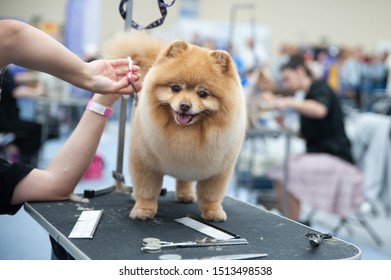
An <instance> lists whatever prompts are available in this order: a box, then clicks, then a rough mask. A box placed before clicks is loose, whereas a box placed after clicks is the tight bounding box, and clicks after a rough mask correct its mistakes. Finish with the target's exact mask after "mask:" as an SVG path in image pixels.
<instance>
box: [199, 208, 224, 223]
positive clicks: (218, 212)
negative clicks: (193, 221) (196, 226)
mask: <svg viewBox="0 0 391 280" xmlns="http://www.w3.org/2000/svg"><path fill="white" fill-rule="evenodd" d="M201 217H202V218H203V219H204V220H207V221H211V222H224V221H225V220H227V214H226V213H225V211H224V210H223V209H213V210H207V211H202V214H201Z"/></svg>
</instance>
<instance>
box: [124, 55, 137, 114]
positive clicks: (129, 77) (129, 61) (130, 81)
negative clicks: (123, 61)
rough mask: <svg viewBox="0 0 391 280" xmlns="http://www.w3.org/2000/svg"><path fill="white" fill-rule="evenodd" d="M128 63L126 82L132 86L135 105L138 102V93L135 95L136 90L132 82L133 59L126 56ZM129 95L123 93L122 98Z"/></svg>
mask: <svg viewBox="0 0 391 280" xmlns="http://www.w3.org/2000/svg"><path fill="white" fill-rule="evenodd" d="M128 64H129V70H130V72H129V73H128V83H129V84H130V85H131V86H132V88H133V95H134V105H135V106H137V102H138V95H137V90H136V87H135V86H134V84H133V82H132V75H133V60H132V59H131V58H130V56H128ZM128 97H129V96H128V95H124V98H125V99H127V98H128Z"/></svg>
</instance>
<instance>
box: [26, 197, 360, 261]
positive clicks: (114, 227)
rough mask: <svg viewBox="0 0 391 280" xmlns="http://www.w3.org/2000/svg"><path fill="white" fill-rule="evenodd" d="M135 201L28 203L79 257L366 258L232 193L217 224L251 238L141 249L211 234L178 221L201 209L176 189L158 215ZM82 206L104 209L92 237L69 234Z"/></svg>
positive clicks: (161, 200)
mask: <svg viewBox="0 0 391 280" xmlns="http://www.w3.org/2000/svg"><path fill="white" fill-rule="evenodd" d="M133 205H134V202H133V201H132V200H131V198H130V195H129V194H120V193H114V192H113V193H109V194H106V195H102V196H97V197H95V198H92V199H91V200H90V203H88V204H82V203H75V202H70V201H62V202H39V203H25V206H24V207H25V209H26V211H27V212H28V213H29V214H30V215H31V216H32V217H33V218H34V219H35V220H36V221H37V222H38V223H39V224H40V225H41V226H42V227H44V228H45V229H46V230H47V231H48V233H49V234H50V235H51V236H52V237H53V238H54V239H55V240H56V241H57V242H58V243H59V244H61V245H62V246H63V247H64V248H65V249H66V250H67V251H68V252H69V253H70V254H71V255H72V256H73V257H74V258H76V259H96V260H99V259H104V260H110V259H137V260H142V259H145V260H155V259H159V256H160V255H162V254H179V255H181V256H182V258H183V259H194V258H203V257H209V256H216V255H229V254H242V253H243V254H244V253H267V254H268V256H267V257H266V258H264V259H282V260H288V259H299V260H311V259H322V260H325V259H360V258H361V251H360V249H359V248H357V247H356V246H354V245H352V244H350V243H347V242H345V241H342V240H340V239H337V238H331V239H327V240H324V241H323V242H322V243H321V245H320V246H319V247H315V248H313V247H311V245H310V243H309V241H308V239H306V238H305V234H306V233H308V232H317V231H315V230H313V229H311V228H308V227H306V226H303V225H301V224H299V223H296V222H293V221H291V220H289V219H286V218H284V217H280V216H278V215H275V214H272V213H270V212H268V211H265V210H262V209H260V208H257V207H254V206H252V205H249V204H247V203H244V202H241V201H238V200H236V199H234V198H231V197H225V198H224V200H223V206H224V210H225V211H226V212H227V215H228V219H227V221H225V222H222V223H215V225H217V226H218V227H220V228H223V229H225V230H228V231H231V232H233V233H235V234H238V235H240V237H241V238H245V239H247V241H248V242H249V244H247V245H232V246H220V247H219V246H213V247H198V248H194V247H193V248H176V249H164V248H163V249H162V251H161V252H160V253H148V252H143V251H141V250H140V249H141V247H142V239H143V238H145V237H156V238H159V239H160V240H163V241H175V242H182V241H192V240H199V239H203V238H205V237H207V236H206V235H204V234H202V233H200V232H198V231H196V230H193V229H191V228H188V227H187V226H184V225H182V224H180V223H177V222H175V221H174V220H175V219H177V218H182V217H186V216H187V215H196V216H199V215H200V210H199V208H198V205H197V204H196V203H194V204H182V203H178V202H176V201H175V194H174V193H173V192H168V193H167V195H166V196H161V197H160V198H159V209H158V214H157V216H156V218H155V219H153V220H148V221H139V220H131V219H130V218H129V212H130V210H131V209H132V207H133ZM78 207H88V208H91V209H103V210H104V212H103V216H102V218H101V220H100V222H99V224H98V227H97V229H96V231H95V234H94V237H93V239H68V238H67V237H68V235H69V233H70V232H71V230H72V228H73V226H74V225H75V223H76V221H77V219H78V217H79V216H80V213H81V210H78ZM48 242H49V241H48Z"/></svg>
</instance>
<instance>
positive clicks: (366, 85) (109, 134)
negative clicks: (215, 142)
mask: <svg viewBox="0 0 391 280" xmlns="http://www.w3.org/2000/svg"><path fill="white" fill-rule="evenodd" d="M132 2H133V20H134V21H135V22H136V23H137V24H139V25H140V26H147V25H148V24H150V23H151V22H154V21H155V20H157V19H159V18H161V17H162V15H161V14H160V11H159V8H158V5H157V1H155V0H142V1H141V0H134V1H132ZM165 2H167V3H168V2H170V1H165ZM119 4H120V1H113V0H58V1H48V0H35V1H27V0H1V1H0V19H9V18H12V19H18V20H21V21H24V22H27V23H29V24H31V25H34V26H35V27H37V28H39V29H41V30H42V31H44V32H46V33H48V34H50V35H51V36H53V37H54V38H56V39H57V40H58V41H60V42H61V43H63V44H64V45H65V46H66V47H67V48H69V49H70V50H71V51H73V52H74V53H76V54H77V55H79V56H80V57H81V58H82V59H84V60H86V61H90V60H93V59H96V58H99V57H100V49H101V46H102V44H103V43H104V42H105V41H107V40H108V39H109V38H111V37H112V36H113V35H114V34H115V33H116V32H119V31H122V30H124V26H125V23H124V20H123V19H122V17H121V16H120V13H119ZM390 11H391V1H388V0H344V1H337V0H329V1H325V0H295V1H290V0H278V1H269V0H249V1H243V0H214V1H207V0H177V1H175V4H174V5H172V6H171V7H169V8H167V16H166V18H165V21H164V23H163V24H162V25H161V26H159V27H157V28H154V29H151V30H150V31H149V32H151V33H152V34H153V35H154V36H157V37H159V38H161V39H162V40H167V41H170V40H174V39H179V38H180V39H185V40H187V41H189V42H191V43H194V44H197V45H200V46H203V47H207V48H210V49H224V50H227V51H229V52H230V54H231V55H232V57H233V58H234V60H235V62H236V65H237V68H238V72H239V74H240V77H241V79H242V84H243V88H244V90H245V94H246V97H247V98H248V99H250V97H251V96H254V95H256V94H259V93H260V91H262V89H265V90H270V89H274V88H275V86H276V85H277V86H282V81H281V77H280V73H279V68H280V66H281V65H282V64H284V63H286V62H287V61H288V59H289V57H291V56H293V55H296V54H300V55H301V56H303V58H304V60H305V62H306V64H307V66H308V67H309V68H310V70H311V71H312V72H313V74H314V76H315V77H316V78H318V79H321V80H323V81H325V82H326V83H327V84H328V85H329V86H330V87H331V88H332V89H333V91H334V92H335V93H336V95H337V96H338V100H339V101H340V103H341V106H342V108H343V113H344V122H345V125H346V131H347V133H348V136H349V137H350V139H351V140H352V142H354V140H355V137H356V136H357V135H358V134H357V129H358V126H357V124H358V123H359V122H358V120H360V119H361V117H362V116H364V117H366V116H368V114H369V116H370V118H371V120H373V122H372V123H371V124H370V126H372V127H375V126H376V127H380V129H383V132H384V131H385V134H386V136H385V137H388V138H386V140H385V142H384V141H383V142H384V143H383V146H377V148H378V152H379V154H380V155H386V154H387V155H389V156H386V158H384V159H382V160H379V158H377V159H376V156H375V159H374V160H373V161H372V164H376V165H377V167H378V168H377V169H378V170H381V171H382V172H381V174H377V175H370V176H378V177H371V178H374V180H375V179H376V180H377V181H381V182H380V183H379V184H380V185H381V186H380V187H379V189H381V191H379V192H377V193H375V194H373V192H372V193H371V195H372V197H371V200H370V201H368V203H364V204H363V205H362V207H361V208H360V213H359V214H360V216H359V217H364V218H365V221H367V222H368V224H369V225H370V227H371V228H373V232H374V233H373V232H371V230H368V227H367V226H363V224H362V223H361V220H360V218H357V217H356V216H355V217H352V219H348V221H344V223H345V222H346V224H349V226H346V227H345V224H344V223H343V226H341V228H338V235H337V236H338V237H340V238H342V239H344V240H347V241H349V242H351V243H353V244H355V245H357V246H358V247H359V248H360V249H362V251H363V258H364V259H391V237H390V235H389V234H384V233H387V232H390V230H391V223H390V216H391V215H390V213H391V207H390V205H391V196H390V194H389V193H390V191H389V190H390V188H391V178H390V177H391V176H390V175H389V174H391V153H390V151H391V148H390V147H391V140H390V139H391V136H390V135H391V133H389V131H390V122H391V119H390V118H391V117H390V115H391V78H390V73H391V57H390V54H391V31H390V30H389V27H390V26H391V17H390V16H389V13H390ZM9 69H10V70H11V73H12V74H13V75H14V80H15V83H16V84H17V85H19V86H20V88H19V89H20V90H19V91H18V93H14V94H13V96H14V97H15V98H16V99H17V104H18V110H19V116H18V118H19V119H21V120H23V121H29V122H34V123H35V124H37V125H38V126H39V132H37V133H38V134H40V135H39V137H40V139H41V140H40V141H41V143H40V145H38V147H37V148H36V150H35V151H34V152H32V153H31V154H29V155H28V157H25V155H24V154H23V153H21V152H20V149H18V147H15V145H13V143H14V141H15V137H16V136H15V135H12V134H11V133H7V131H2V130H1V127H0V154H1V156H2V157H5V158H7V159H8V160H11V161H18V160H21V159H23V161H29V162H30V163H32V164H35V165H36V166H37V167H42V168H44V167H45V166H47V164H48V162H49V161H50V159H51V158H52V157H53V155H54V154H55V153H56V151H57V150H58V149H59V147H61V145H62V144H63V143H64V141H65V140H66V139H67V137H68V136H69V134H70V133H71V132H72V130H73V128H74V127H75V125H76V124H77V122H78V120H79V119H80V117H81V114H82V112H83V111H84V107H85V104H86V103H87V101H88V99H89V98H90V96H91V93H90V92H86V91H84V90H80V89H78V88H75V87H72V86H70V85H68V84H66V83H64V82H62V81H59V80H57V79H55V78H53V77H51V76H49V75H46V74H42V73H36V72H33V71H30V70H28V69H22V68H20V67H17V66H15V65H11V66H9ZM254 84H255V85H257V86H258V91H257V92H255V91H254ZM295 96H296V97H295V98H302V97H300V93H298V94H297V95H295ZM255 107H256V106H255ZM128 108H129V111H130V109H131V106H129V107H128ZM250 109H251V110H250ZM253 109H254V108H249V120H250V127H249V129H253V130H252V132H254V131H255V134H254V135H256V136H255V137H253V138H251V139H246V141H245V144H244V147H243V151H242V153H241V157H240V158H239V162H238V166H237V169H236V172H235V176H234V177H233V178H232V180H231V182H230V186H229V188H228V194H229V195H231V196H234V197H236V198H238V199H241V200H244V201H247V202H249V203H253V204H256V205H258V206H260V207H264V208H267V209H268V210H270V211H274V212H276V213H278V214H281V213H280V212H279V210H277V209H276V208H275V207H274V204H273V202H274V194H273V188H272V187H271V186H270V184H271V182H270V180H269V179H268V178H267V176H266V173H267V169H268V168H270V167H271V166H273V165H275V164H279V163H282V162H284V160H286V155H287V154H291V153H302V152H304V150H305V143H304V142H303V140H302V139H301V138H300V137H296V136H292V137H291V136H290V137H287V136H286V134H284V131H282V130H281V129H280V127H279V126H278V122H276V119H277V118H276V115H275V114H274V112H272V111H270V110H265V108H263V107H262V106H261V105H260V106H259V107H256V108H255V109H254V110H253ZM0 110H1V109H0ZM118 119H119V107H118V108H115V110H114V117H112V118H111V119H110V122H109V125H108V126H107V128H106V131H105V134H104V136H103V137H102V140H101V144H100V146H99V149H98V152H97V155H96V159H95V160H94V162H93V164H95V165H94V166H93V165H92V166H91V168H90V169H89V171H88V173H87V174H86V175H85V177H84V178H83V180H82V181H81V182H80V185H79V186H78V187H77V190H76V191H79V192H80V191H82V190H83V189H85V188H98V189H99V188H102V187H107V186H109V185H111V184H112V183H113V178H112V177H111V172H112V170H114V169H115V163H116V158H115V156H114V155H116V152H117V138H116V137H115V135H116V134H118ZM1 121H4V119H3V120H0V123H1ZM284 121H285V128H289V129H291V130H297V128H298V125H299V119H298V116H297V114H295V112H291V111H289V112H285V120H284ZM128 133H129V131H127V132H126V137H128ZM368 133H369V132H368ZM383 134H384V133H383ZM113 135H114V136H113ZM127 139H128V138H127ZM383 140H384V139H383ZM287 141H289V146H288V145H287V143H288V142H287ZM377 143H378V142H377ZM367 144H368V146H369V145H370V144H369V142H368V143H367ZM371 144H372V145H375V146H376V145H377V144H376V142H373V143H371ZM287 147H288V149H287ZM254 151H255V152H254ZM125 153H127V148H125ZM372 156H373V155H372ZM125 168H127V167H125ZM360 168H362V166H360ZM361 171H362V172H363V173H364V174H365V171H366V170H363V169H362V170H361ZM124 175H125V179H126V182H130V180H131V178H129V176H128V172H127V170H125V171H124ZM385 178H388V179H385ZM387 180H388V181H387ZM173 186H174V180H173V179H172V178H165V187H167V188H168V189H172V188H173ZM366 191H367V190H366V189H365V187H364V190H363V192H364V196H367V193H366ZM368 192H370V191H368ZM312 210H313V209H312V208H311V206H310V205H308V206H306V205H304V207H303V209H302V216H303V217H308V216H310V217H311V226H313V227H314V228H317V229H319V230H321V231H327V232H328V231H332V230H336V232H337V226H338V225H340V222H341V217H340V216H338V215H336V214H335V213H324V212H322V211H317V212H316V215H315V214H314V212H313V211H312ZM0 227H1V232H0V259H49V258H50V244H49V239H48V236H47V233H46V232H44V230H43V229H42V228H41V227H40V226H39V225H38V224H37V223H36V222H35V221H34V220H32V219H31V218H30V217H29V216H28V215H27V214H26V213H25V212H24V210H23V209H22V210H21V211H19V213H18V214H16V215H15V216H12V217H9V216H0ZM344 227H345V228H344ZM379 236H380V238H379ZM379 239H381V241H380V240H379Z"/></svg>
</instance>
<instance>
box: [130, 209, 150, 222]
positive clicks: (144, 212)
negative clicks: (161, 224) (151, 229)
mask: <svg viewBox="0 0 391 280" xmlns="http://www.w3.org/2000/svg"><path fill="white" fill-rule="evenodd" d="M155 215H156V211H154V210H152V209H142V208H136V207H134V208H133V209H132V211H130V214H129V217H130V218H132V219H134V220H152V219H153V218H154V217H155Z"/></svg>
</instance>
